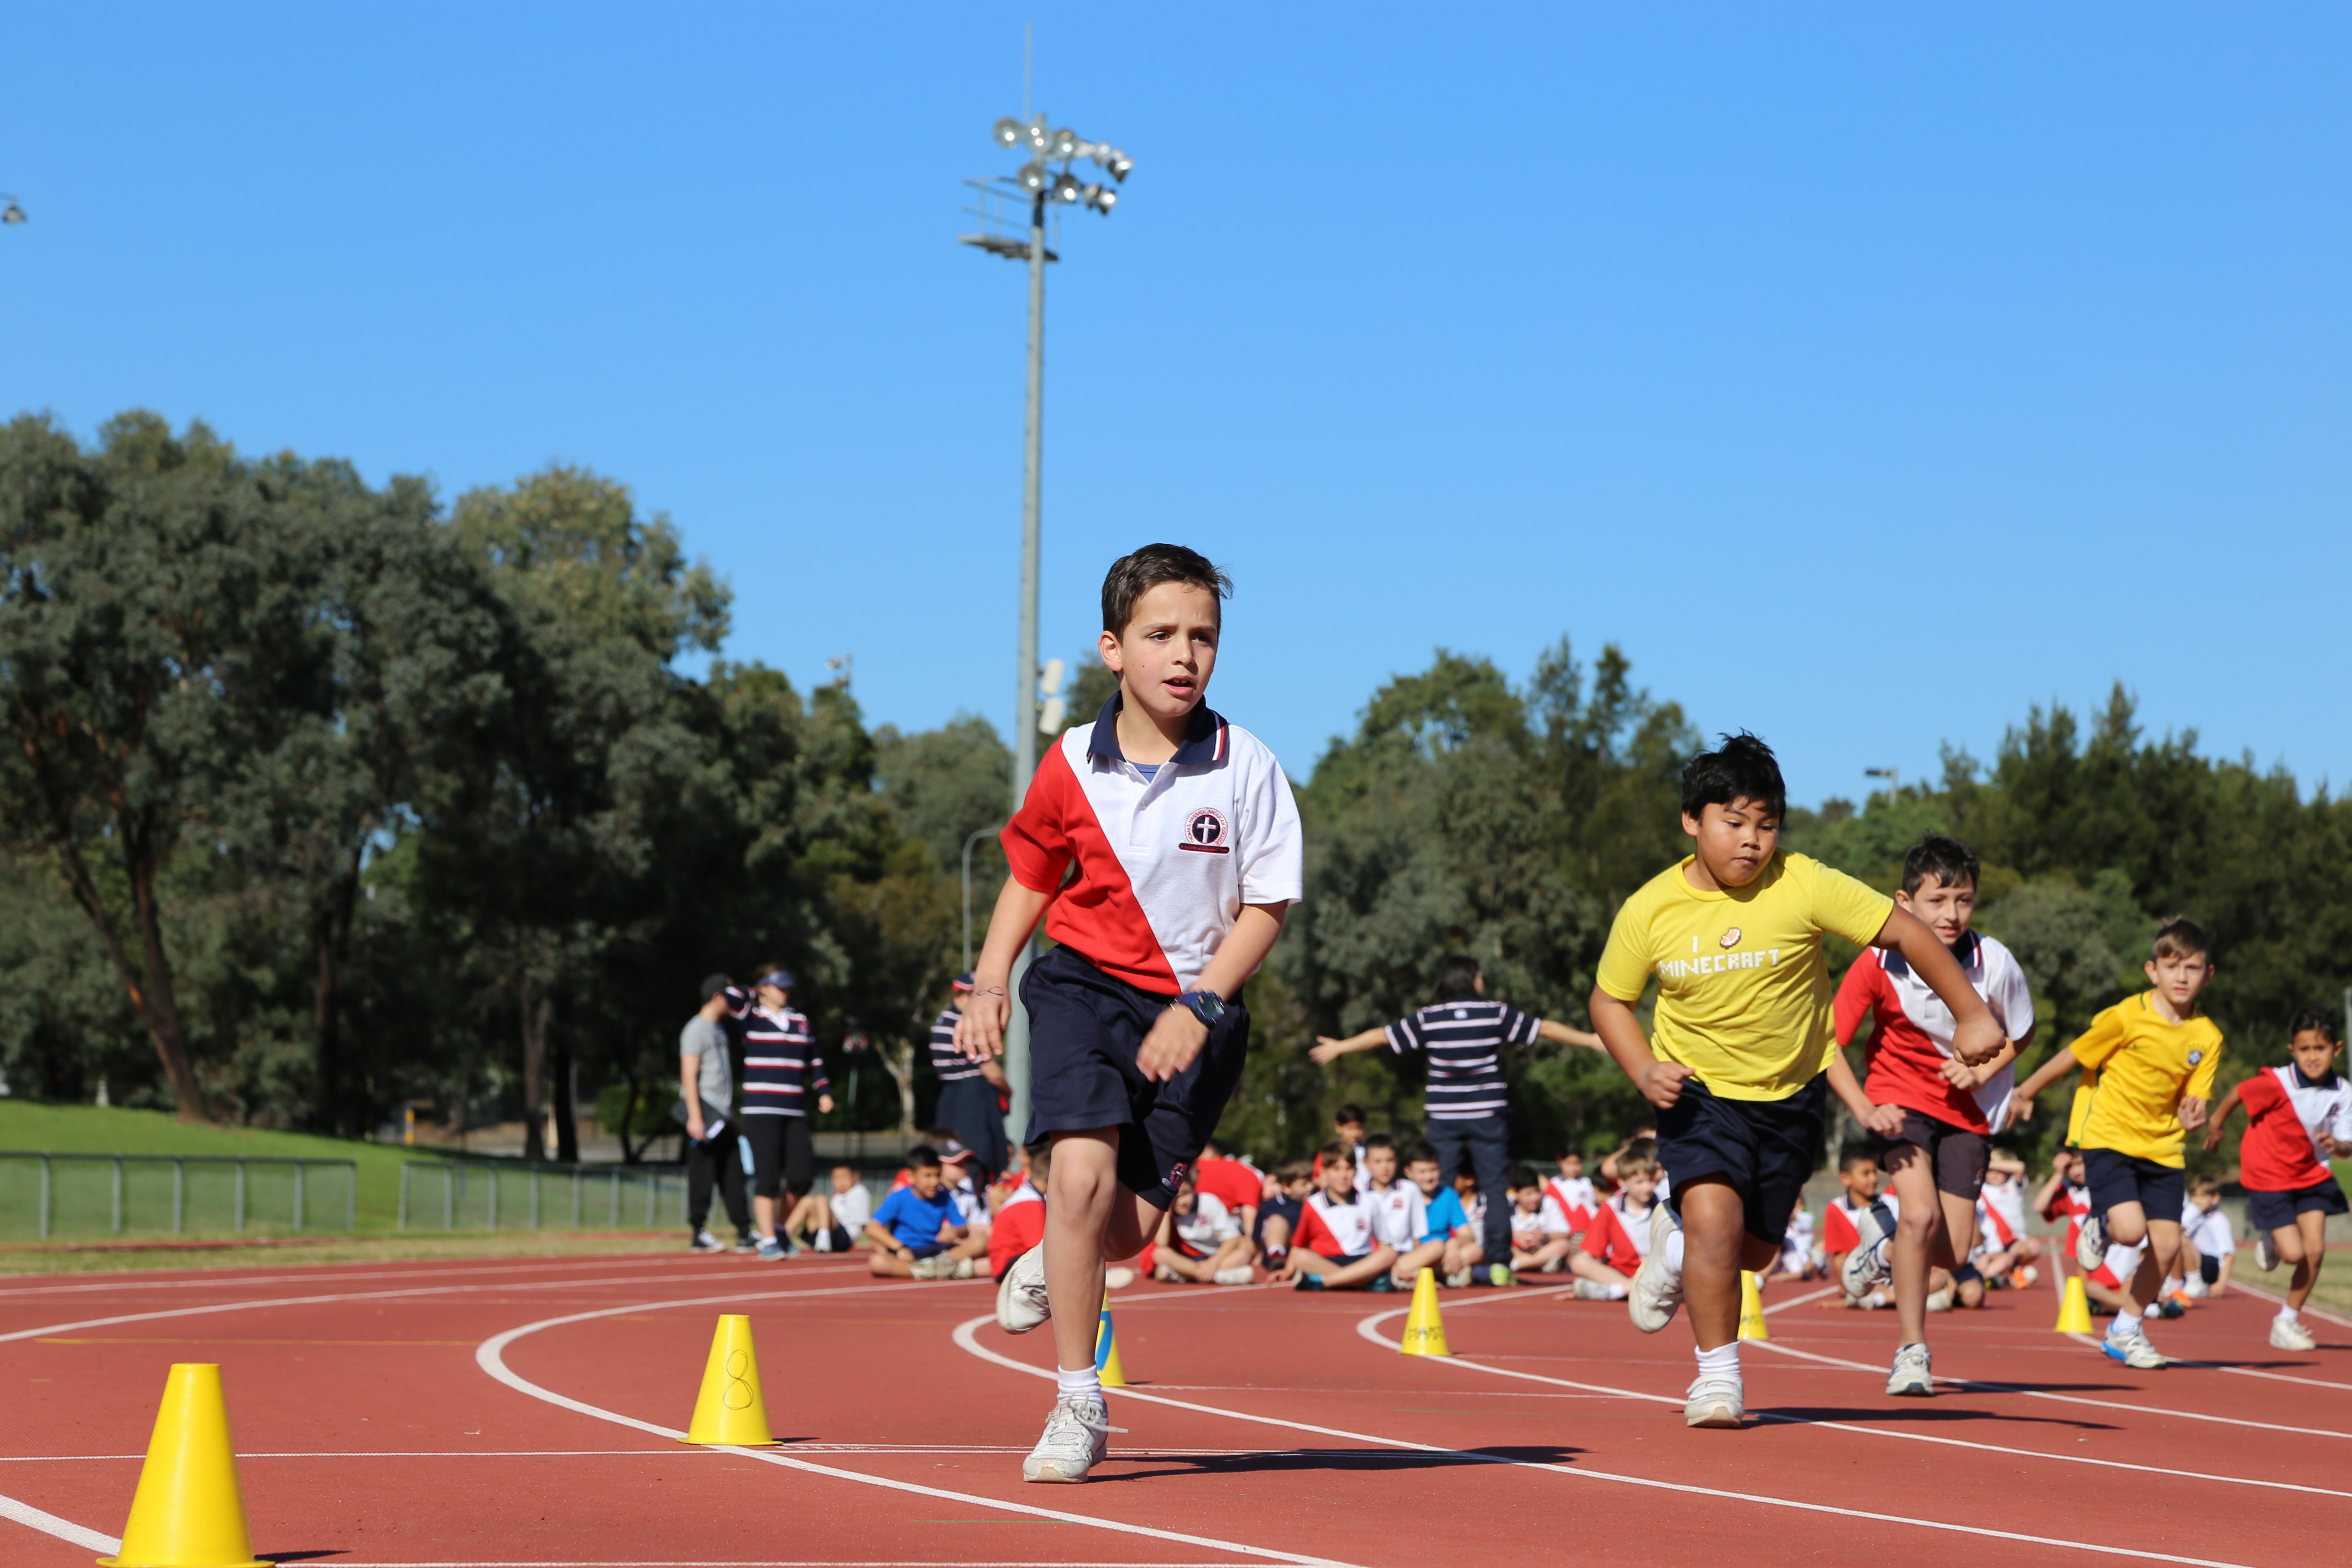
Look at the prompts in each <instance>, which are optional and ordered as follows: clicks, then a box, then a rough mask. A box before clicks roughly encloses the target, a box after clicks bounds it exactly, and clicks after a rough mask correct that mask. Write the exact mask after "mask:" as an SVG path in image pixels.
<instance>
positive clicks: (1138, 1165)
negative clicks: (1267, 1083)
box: [1021, 947, 1249, 1209]
mask: <svg viewBox="0 0 2352 1568" xmlns="http://www.w3.org/2000/svg"><path fill="white" fill-rule="evenodd" d="M1172 1000H1173V998H1171V997H1168V996H1161V995H1158V994H1154V993H1152V992H1150V991H1144V990H1139V989H1138V988H1137V987H1135V986H1133V985H1129V984H1127V982H1125V981H1123V980H1117V979H1113V978H1112V977H1111V976H1110V975H1108V974H1105V973H1103V972H1102V971H1101V970H1099V969H1097V968H1096V967H1095V966H1094V965H1093V964H1091V963H1087V961H1086V960H1085V959H1084V958H1081V957H1080V956H1078V954H1076V953H1075V952H1071V951H1070V950H1069V949H1068V948H1066V947H1057V948H1055V949H1053V950H1052V951H1050V952H1047V953H1046V954H1045V957H1043V958H1041V959H1039V960H1038V961H1037V962H1036V963H1033V964H1031V965H1030V966H1029V973H1027V974H1025V975H1024V976H1023V977H1022V980H1021V1005H1023V1006H1024V1007H1026V1008H1027V1009H1028V1010H1029V1135H1028V1136H1027V1137H1026V1138H1024V1139H1023V1140H1022V1142H1024V1143H1034V1142H1036V1141H1037V1140H1038V1139H1040V1138H1042V1137H1044V1136H1045V1135H1046V1134H1047V1133H1049V1132H1085V1131H1092V1130H1094V1129H1096V1128H1100V1127H1117V1128H1120V1129H1122V1130H1123V1131H1121V1132H1120V1134H1119V1140H1118V1180H1119V1184H1120V1185H1122V1186H1124V1187H1126V1188H1127V1189H1128V1191H1129V1192H1131V1193H1133V1194H1135V1195H1136V1196H1137V1197H1139V1198H1141V1199H1142V1200H1143V1201H1144V1202H1145V1203H1148V1204H1150V1205H1153V1206H1155V1207H1158V1208H1163V1209H1164V1208H1166V1207H1167V1206H1168V1205H1170V1204H1171V1203H1173V1202H1174V1201H1175V1199H1176V1189H1177V1187H1178V1186H1179V1185H1181V1184H1182V1182H1183V1179H1184V1173H1185V1172H1186V1171H1188V1170H1190V1169H1191V1168H1192V1163H1193V1162H1194V1161H1196V1160H1198V1159H1199V1158H1200V1157H1201V1145H1202V1144H1203V1143H1206V1142H1208V1141H1209V1138H1210V1136H1211V1134H1213V1133H1214V1132H1215V1131H1216V1130H1217V1118H1218V1117H1220V1116H1222V1115H1223V1114H1224V1110H1225V1101H1226V1100H1228V1099H1230V1098H1231V1097H1232V1095H1233V1092H1234V1085H1236V1084H1238V1083H1239V1082H1241V1077H1242V1064H1243V1062H1244V1060H1245V1059H1246V1058H1247V1057H1248V1055H1249V1010H1248V1009H1247V1008H1245V1007H1244V1006H1243V1005H1241V1002H1240V999H1239V998H1234V999H1233V1000H1232V1001H1230V1002H1228V1003H1227V1005H1226V1006H1225V1012H1224V1016H1223V1017H1221V1018H1219V1019H1218V1020H1217V1023H1216V1026H1215V1027H1214V1028H1212V1029H1211V1030H1210V1031H1209V1038H1208V1040H1207V1042H1206V1043H1205V1044H1203V1045H1202V1047H1201V1054H1200V1055H1199V1056H1197V1057H1195V1058H1193V1059H1192V1066H1191V1067H1189V1068H1185V1069H1184V1070H1183V1071H1182V1072H1181V1073H1178V1074H1177V1075H1176V1076H1175V1077H1174V1078H1173V1079H1170V1080H1169V1081H1168V1082H1166V1083H1153V1082H1152V1081H1151V1080H1150V1079H1147V1078H1145V1077H1144V1076H1143V1074H1142V1073H1141V1072H1139V1071H1138V1070H1137V1068H1136V1066H1135V1054H1136V1052H1137V1051H1139V1050H1140V1049H1141V1048H1142V1047H1143V1037H1144V1036H1145V1035H1147V1034H1149V1033H1150V1029H1151V1026H1152V1025H1153V1024H1155V1023H1157V1022H1158V1021H1159V1019H1160V1014H1162V1013H1164V1012H1166V1011H1167V1010H1168V1005H1169V1004H1170V1002H1171V1001H1172Z"/></svg>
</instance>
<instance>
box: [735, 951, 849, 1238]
mask: <svg viewBox="0 0 2352 1568" xmlns="http://www.w3.org/2000/svg"><path fill="white" fill-rule="evenodd" d="M726 995H727V1016H728V1021H729V1024H730V1026H731V1027H732V1028H733V1029H734V1031H735V1036H736V1038H738V1039H740V1041H742V1043H743V1136H744V1137H745V1138H747V1139H749V1140H750V1141H751V1217H752V1220H753V1222H754V1223H755V1224H757V1225H758V1226H759V1227H760V1236H761V1240H762V1242H763V1243H772V1244H773V1246H774V1247H775V1250H774V1251H770V1250H769V1247H768V1246H765V1245H763V1246H762V1247H761V1248H760V1256H761V1257H762V1258H782V1257H788V1256H790V1255H791V1254H792V1253H793V1252H796V1251H798V1250H799V1248H798V1247H795V1246H793V1241H792V1238H791V1237H789V1236H779V1235H778V1234H777V1229H776V1215H777V1213H778V1212H779V1211H778V1209H777V1206H776V1204H777V1197H778V1194H779V1191H780V1190H781V1192H782V1195H783V1196H784V1198H785V1200H786V1201H785V1202H784V1205H783V1208H782V1213H785V1214H790V1213H792V1211H793V1204H794V1203H797V1202H798V1201H799V1199H800V1196H801V1194H803V1193H805V1192H807V1191H808V1190H809V1188H810V1186H811V1185H812V1184H814V1182H815V1181H816V1149H815V1145H814V1144H813V1143H811V1142H809V1131H808V1102H809V1099H810V1097H811V1096H814V1097H815V1100H816V1108H817V1110H819V1111H820V1112H824V1111H830V1110H832V1109H833V1096H832V1094H831V1093H830V1092H829V1090H830V1089H832V1088H833V1085H832V1083H831V1082H830V1081H829V1080H828V1079H826V1078H825V1076H824V1058H821V1057H819V1056H818V1055H817V1051H816V1036H815V1034H814V1032H813V1031H812V1030H811V1028H810V1026H809V1021H808V1015H807V1014H805V1013H802V1012H798V1011H795V1010H794V1009H793V1005H792V1003H793V975H792V971H790V970H788V969H786V968H785V967H784V966H783V965H782V964H781V963H763V964H761V966H760V978H759V979H758V980H756V981H754V982H753V983H752V985H751V991H750V992H749V993H746V992H745V991H744V990H743V989H742V988H741V987H740V986H735V985H730V986H729V987H728V988H727V992H726Z"/></svg>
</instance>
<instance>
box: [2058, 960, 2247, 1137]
mask: <svg viewBox="0 0 2352 1568" xmlns="http://www.w3.org/2000/svg"><path fill="white" fill-rule="evenodd" d="M2154 995H2155V993H2154V992H2149V991H2144V992H2142V993H2141V994H2138V995H2137V996H2134V997H2131V998H2129V999H2128V1000H2126V1001H2122V1002H2118V1003H2116V1005H2114V1006H2112V1007H2110V1008H2108V1009H2106V1010H2105V1012H2103V1013H2101V1014H2100V1015H2099V1016H2097V1017H2095V1018H2094V1019H2092V1020H2091V1026H2090V1027H2089V1028H2088V1029H2086V1030H2084V1034H2083V1037H2082V1038H2081V1039H2079V1040H2076V1041H2075V1042H2074V1044H2073V1045H2072V1046H2070V1047H2067V1048H2068V1049H2069V1050H2071V1051H2073V1052H2074V1059H2075V1060H2076V1061H2078V1062H2081V1063H2082V1064H2083V1065H2084V1067H2086V1068H2098V1069H2099V1080H2098V1087H2097V1088H2096V1089H2094V1090H2093V1091H2092V1094H2091V1113H2090V1114H2089V1115H2088V1116H2086V1117H2084V1119H2083V1126H2082V1131H2081V1134H2080V1137H2081V1142H2082V1145H2083V1147H2084V1148H2085V1149H2112V1150H2114V1151H2115V1152H2116V1153H2118V1154H2129V1155H2130V1156H2132V1158H2134V1159H2136V1160H2150V1161H2153V1162H2155V1163H2157V1164H2159V1165H2170V1166H2172V1167H2174V1168H2175V1169H2179V1167H2180V1165H2181V1164H2182V1163H2183V1161H2182V1159H2181V1154H2180V1145H2181V1140H2182V1138H2183V1136H2184V1135H2183V1133H2182V1131H2181V1128H2180V1117H2179V1105H2180V1101H2181V1100H2182V1098H2183V1097H2185V1096H2186V1097H2194V1098H2195V1099H2198V1100H2211V1099H2212V1098H2213V1075H2214V1073H2215V1072H2216V1071H2217V1070H2218V1069H2219V1068H2221V1030H2220V1029H2219V1028H2218V1027H2216V1026H2214V1023H2213V1020H2212V1019H2210V1018H2207V1017H2204V1016H2196V1017H2191V1018H2186V1019H2183V1020H2182V1021H2181V1022H2179V1023H2178V1024H2175V1023H2170V1022H2168V1021H2167V1020H2166V1018H2165V1016H2164V1015H2162V1014H2161V1013H2158V1011H2157V1010H2156V1005H2155V1003H2154V1002H2153V1000H2152V998H2153V997H2154Z"/></svg>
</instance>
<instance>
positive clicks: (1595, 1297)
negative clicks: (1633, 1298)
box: [1576, 1279, 1627, 1301]
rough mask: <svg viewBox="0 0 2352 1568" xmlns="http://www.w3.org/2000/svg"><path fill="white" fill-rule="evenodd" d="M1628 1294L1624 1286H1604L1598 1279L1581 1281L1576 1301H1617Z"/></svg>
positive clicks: (1578, 1285)
mask: <svg viewBox="0 0 2352 1568" xmlns="http://www.w3.org/2000/svg"><path fill="white" fill-rule="evenodd" d="M1626 1294H1627V1292H1626V1289H1625V1287H1623V1286H1622V1285H1603V1284H1602V1283H1601V1281H1600V1280H1598V1279H1579V1280H1578V1281H1577V1282H1576V1299H1577V1300H1580V1301H1616V1300H1622V1299H1623V1298H1624V1297H1625V1295H1626Z"/></svg>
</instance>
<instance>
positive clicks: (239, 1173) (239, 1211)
mask: <svg viewBox="0 0 2352 1568" xmlns="http://www.w3.org/2000/svg"><path fill="white" fill-rule="evenodd" d="M236 1232H237V1234H238V1235H239V1236H243V1235H244V1234H245V1162H244V1161H242V1160H239V1161H238V1162H237V1163H236Z"/></svg>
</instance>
